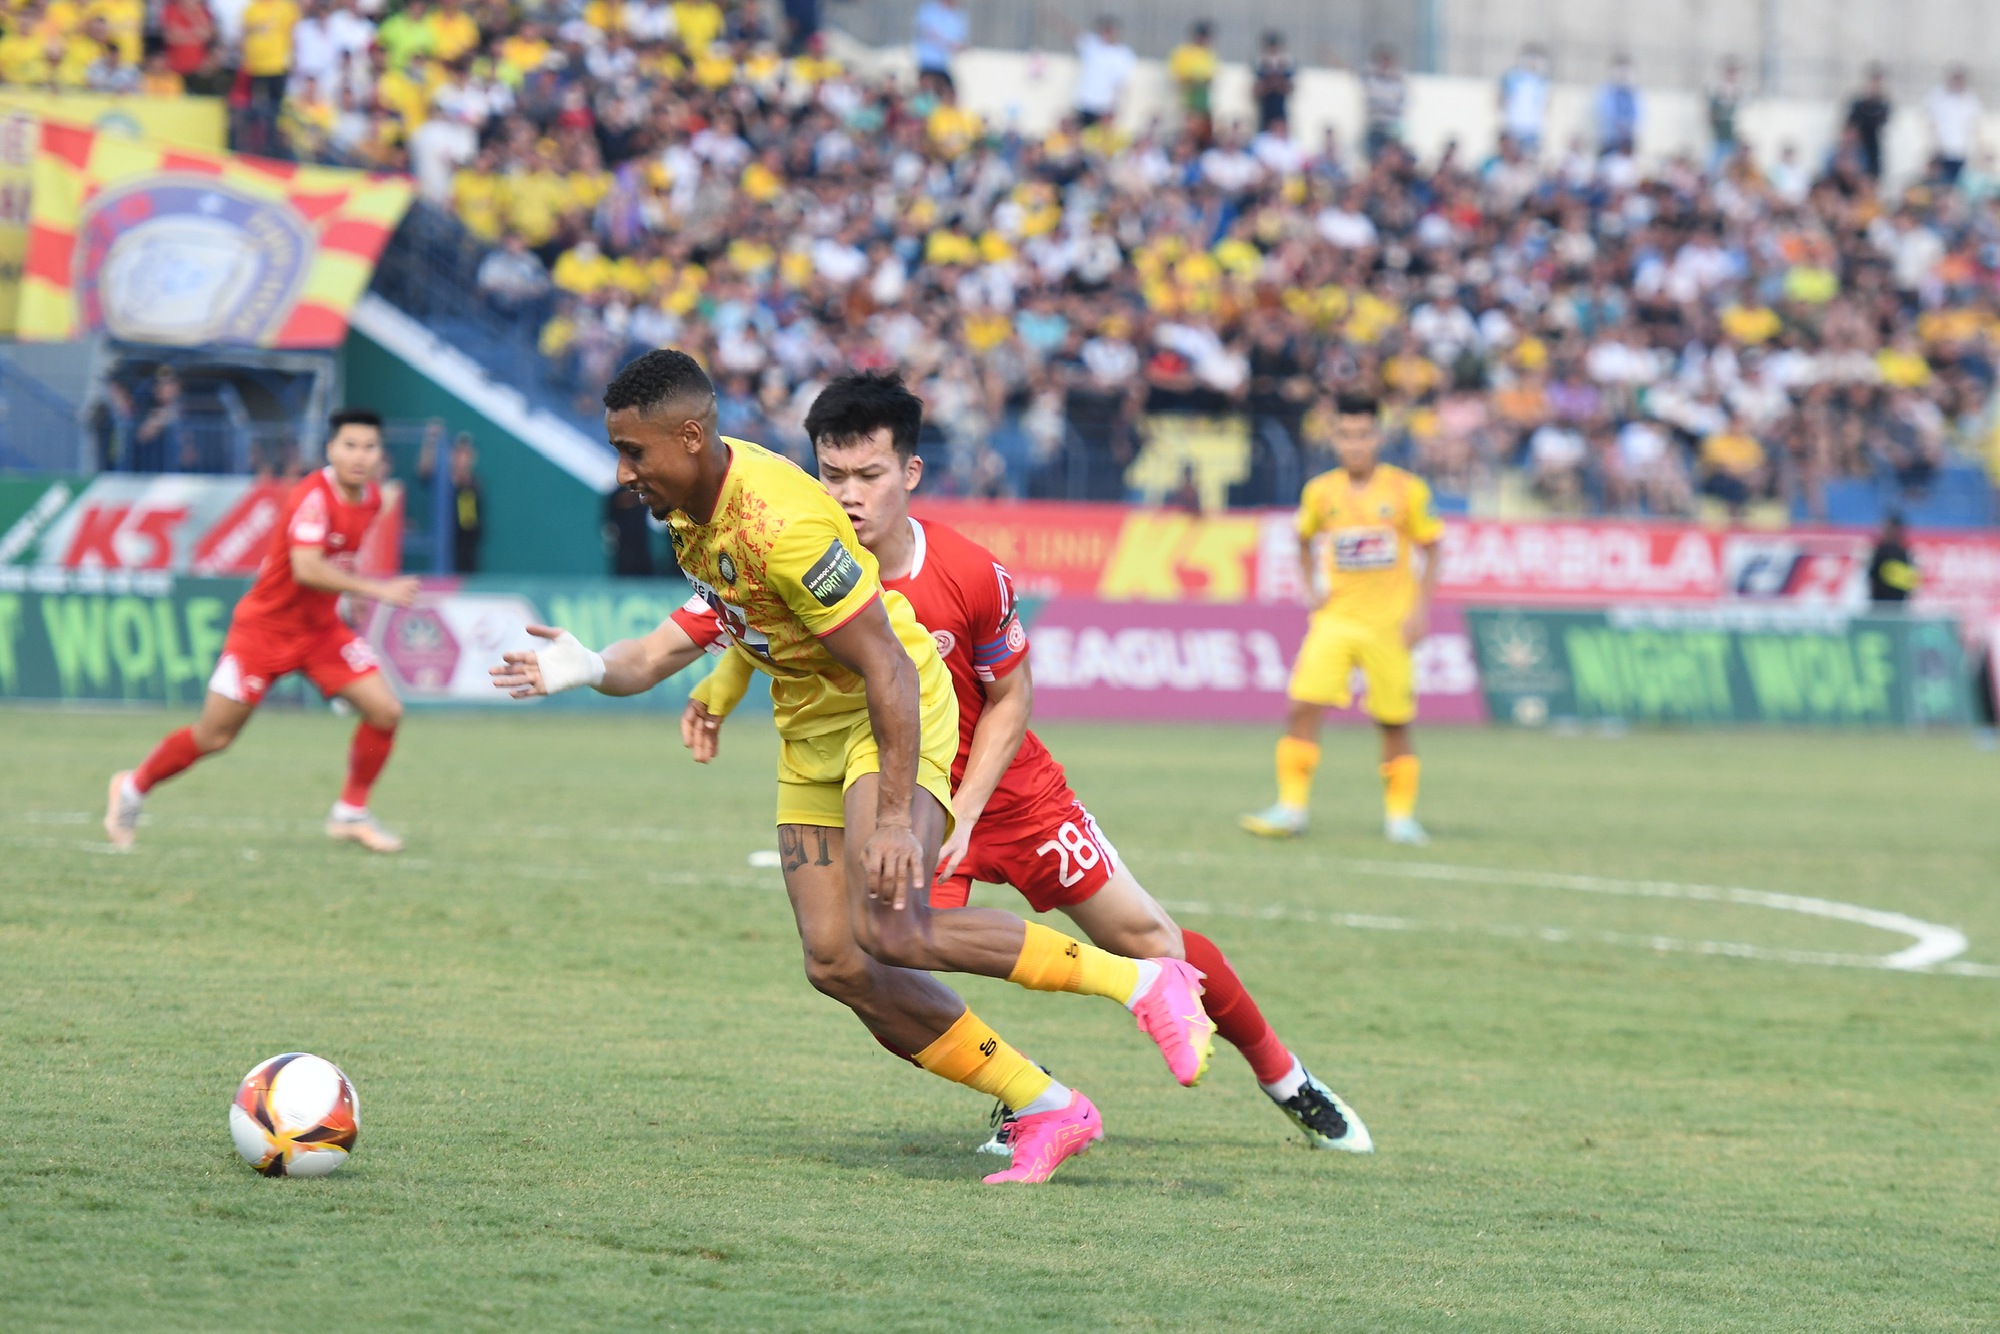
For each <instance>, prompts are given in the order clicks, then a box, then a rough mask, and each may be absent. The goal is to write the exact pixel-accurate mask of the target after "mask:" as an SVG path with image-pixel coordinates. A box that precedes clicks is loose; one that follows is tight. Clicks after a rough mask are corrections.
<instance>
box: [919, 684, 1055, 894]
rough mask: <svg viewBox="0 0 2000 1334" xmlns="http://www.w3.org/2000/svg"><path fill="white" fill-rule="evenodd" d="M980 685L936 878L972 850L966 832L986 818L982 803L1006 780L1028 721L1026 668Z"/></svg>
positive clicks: (1031, 691) (1030, 688) (1030, 701)
mask: <svg viewBox="0 0 2000 1334" xmlns="http://www.w3.org/2000/svg"><path fill="white" fill-rule="evenodd" d="M985 685H986V707H985V708H984V709H982V710H981V711H980V714H979V721H978V722H976V723H974V724H973V726H972V745H971V747H970V749H968V750H967V751H966V756H965V776H964V777H963V778H961V779H960V780H959V782H958V788H957V790H956V791H954V792H953V793H952V797H951V808H952V815H953V816H954V817H955V818H956V820H957V822H958V823H957V827H956V828H955V829H953V830H952V832H951V837H949V838H947V839H946V840H945V842H944V846H943V847H942V848H939V849H938V871H937V873H938V875H939V876H940V877H944V876H949V875H951V873H952V872H954V871H956V870H957V869H958V864H959V863H960V862H961V861H964V860H965V854H966V852H967V850H968V849H970V848H971V846H972V831H973V828H974V826H976V825H977V824H978V823H979V817H980V816H981V815H984V814H985V813H986V803H987V802H989V801H991V800H992V799H993V792H994V789H995V788H997V787H999V786H1000V780H1001V779H1002V778H1005V777H1006V776H1007V770H1008V769H1009V768H1010V767H1011V766H1012V765H1013V763H1014V757H1015V756H1016V755H1018V754H1020V753H1021V743H1022V742H1023V741H1024V740H1026V739H1027V736H1028V717H1029V715H1030V714H1031V713H1033V712H1034V707H1035V686H1034V682H1033V680H1032V679H1031V678H1030V677H1029V675H1028V664H1027V663H1026V662H1023V663H1022V664H1021V665H1020V666H1019V667H1017V668H1015V669H1014V670H1013V671H1011V672H1009V673H1007V674H1006V675H1005V676H1003V677H1001V678H999V679H998V680H996V681H988V682H986V683H985Z"/></svg>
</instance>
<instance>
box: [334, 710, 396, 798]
mask: <svg viewBox="0 0 2000 1334" xmlns="http://www.w3.org/2000/svg"><path fill="white" fill-rule="evenodd" d="M395 744H396V729H395V728H393V727H377V726H376V725H375V724H373V723H369V722H364V723H362V724H361V725H360V726H359V727H356V728H355V729H354V744H353V745H352V746H351V747H349V748H348V752H347V786H346V787H343V788H342V789H340V799H341V800H342V801H344V802H346V803H347V804H348V805H349V806H356V807H359V808H361V809H362V810H366V809H368V789H369V788H371V787H374V786H375V780H376V779H377V778H378V777H380V776H381V774H382V766H383V765H385V764H387V763H388V762H389V750H390V748H391V747H393V746H394V745H395Z"/></svg>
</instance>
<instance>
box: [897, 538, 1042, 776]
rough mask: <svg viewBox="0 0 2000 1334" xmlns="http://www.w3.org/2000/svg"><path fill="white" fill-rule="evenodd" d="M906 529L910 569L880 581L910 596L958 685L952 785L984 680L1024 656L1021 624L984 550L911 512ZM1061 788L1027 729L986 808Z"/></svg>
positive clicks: (1007, 583) (1005, 580) (966, 750)
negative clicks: (912, 542)
mask: <svg viewBox="0 0 2000 1334" xmlns="http://www.w3.org/2000/svg"><path fill="white" fill-rule="evenodd" d="M910 528H911V530H912V531H913V532H914V533H915V534H916V539H917V550H916V555H915V557H914V558H913V559H912V560H911V562H910V572H909V573H908V574H906V575H904V576H903V577H902V578H900V579H885V580H883V581H882V586H883V587H884V588H893V589H895V590H896V591H897V592H898V593H901V594H902V595H903V596H904V597H906V598H908V599H909V600H910V608H911V610H913V611H915V612H916V614H917V623H918V624H919V625H922V626H923V627H924V628H925V629H927V630H929V631H930V632H931V638H933V639H935V640H936V641H937V647H938V655H939V656H940V657H942V658H943V659H944V665H945V666H946V667H947V668H949V669H950V671H951V683H952V686H953V688H954V689H955V690H957V692H958V757H957V758H956V759H954V760H953V761H952V763H951V785H952V786H953V787H954V788H956V787H957V786H958V784H959V781H960V780H961V779H963V778H964V777H965V762H966V760H967V759H968V758H969V757H970V755H971V753H972V729H973V728H975V727H977V726H978V725H979V715H980V714H981V713H982V712H984V711H985V708H986V685H987V683H988V682H990V681H997V680H999V679H1000V678H1001V677H1003V676H1006V675H1008V674H1009V673H1010V672H1012V671H1014V670H1015V669H1016V668H1018V667H1019V666H1020V665H1021V664H1022V663H1023V662H1025V661H1026V660H1027V657H1028V628H1027V626H1025V625H1023V624H1022V623H1021V617H1020V614H1019V608H1017V607H1016V606H1015V604H1014V581H1013V579H1012V578H1011V577H1010V576H1009V575H1008V573H1007V570H1006V568H1005V567H1004V566H1002V565H1001V564H1000V562H999V561H997V560H995V559H993V553H992V552H990V551H988V550H987V549H986V548H985V547H982V546H980V545H979V544H978V543H977V542H974V541H973V540H972V539H971V538H969V537H965V536H963V535H962V534H960V533H959V532H957V531H956V530H954V529H951V528H947V527H945V526H944V525H943V524H941V523H929V524H925V523H918V522H917V521H916V520H915V519H911V520H910ZM1067 790H1068V781H1067V780H1066V779H1065V778H1064V777H1063V769H1062V765H1060V764H1058V763H1056V758H1055V756H1053V755H1051V754H1049V748H1048V747H1047V746H1045V745H1043V744H1042V740H1041V738H1040V737H1038V736H1036V735H1035V734H1034V733H1033V732H1029V733H1028V734H1027V736H1026V737H1024V738H1023V739H1022V741H1021V749H1020V751H1019V752H1017V753H1016V754H1015V756H1014V762H1013V764H1011V765H1009V766H1008V767H1007V772H1006V773H1005V774H1003V775H1002V776H1001V778H1000V785H999V786H998V787H996V788H995V789H994V790H993V799H992V800H991V801H990V802H988V803H987V807H986V809H987V811H988V812H989V813H990V814H994V815H998V814H1000V813H1001V812H1003V811H1007V810H1026V809H1028V808H1029V807H1031V806H1032V805H1033V804H1034V803H1036V802H1039V801H1043V800H1046V799H1048V798H1050V797H1051V796H1053V795H1055V794H1057V793H1062V792H1067Z"/></svg>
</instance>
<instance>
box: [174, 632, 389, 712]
mask: <svg viewBox="0 0 2000 1334" xmlns="http://www.w3.org/2000/svg"><path fill="white" fill-rule="evenodd" d="M379 670H381V669H380V666H379V665H378V664H377V663H376V661H375V650H374V649H372V648H370V647H369V646H368V641H367V640H365V639H363V638H362V637H361V636H360V635H357V634H355V633H354V632H353V631H352V630H350V629H348V628H347V627H346V626H344V625H341V626H336V627H334V628H332V629H330V630H308V631H305V632H303V633H299V632H295V631H271V630H267V629H264V628H262V627H261V626H257V625H231V626H230V627H229V637H228V638H227V639H225V640H223V641H222V656H221V657H220V658H219V659H217V660H216V664H215V675H213V676H211V677H209V679H208V688H209V689H210V690H213V691H214V692H215V693H216V694H218V695H220V696H222V697H223V698H224V699H233V700H235V701H236V702H237V703H238V704H256V703H258V702H260V701H261V700H262V699H263V698H264V692H265V691H267V690H269V689H270V688H271V687H272V686H273V685H274V684H276V682H277V680H278V678H279V677H281V676H283V675H285V674H286V673H287V672H304V673H305V675H306V679H307V680H308V681H311V682H312V683H313V684H314V685H316V686H318V687H319V692H320V693H321V694H322V695H326V696H328V697H332V696H333V695H336V694H338V693H339V692H340V691H342V690H345V689H346V688H347V687H348V686H350V685H353V684H354V683H355V682H356V681H358V680H360V679H361V678H362V677H364V676H366V675H368V673H370V672H373V671H379Z"/></svg>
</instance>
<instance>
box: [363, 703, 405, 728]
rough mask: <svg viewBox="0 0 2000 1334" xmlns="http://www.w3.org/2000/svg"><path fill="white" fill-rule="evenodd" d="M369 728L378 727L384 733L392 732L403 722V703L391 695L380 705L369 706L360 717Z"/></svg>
mask: <svg viewBox="0 0 2000 1334" xmlns="http://www.w3.org/2000/svg"><path fill="white" fill-rule="evenodd" d="M361 716H362V717H363V718H364V719H366V720H367V723H368V725H369V726H370V727H378V728H380V729H382V730H383V731H384V732H393V731H395V730H396V727H397V725H398V724H400V723H401V722H402V721H403V701H402V700H400V699H397V698H396V697H395V696H394V695H391V696H390V697H389V698H388V699H386V700H384V701H382V702H381V703H380V704H375V705H371V706H370V707H369V708H368V710H367V712H365V713H363V714H362V715H361Z"/></svg>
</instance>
